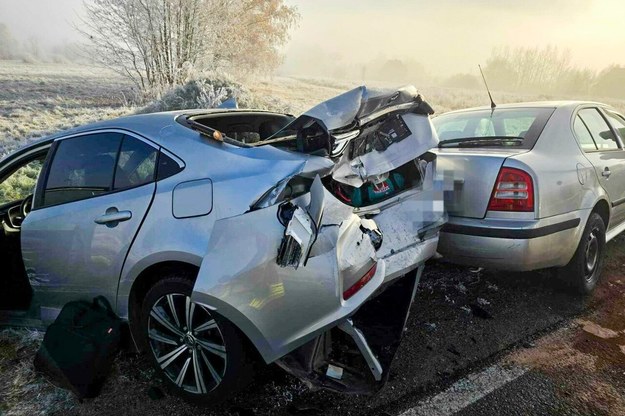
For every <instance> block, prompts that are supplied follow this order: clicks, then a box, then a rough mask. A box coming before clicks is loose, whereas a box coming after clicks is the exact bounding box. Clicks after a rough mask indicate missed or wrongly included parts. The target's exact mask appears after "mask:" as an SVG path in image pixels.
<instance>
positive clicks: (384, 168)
mask: <svg viewBox="0 0 625 416" xmlns="http://www.w3.org/2000/svg"><path fill="white" fill-rule="evenodd" d="M432 113H433V110H432V108H431V107H430V106H429V105H428V104H427V103H426V102H425V101H423V99H422V98H421V96H420V95H419V94H418V93H417V90H416V89H415V88H414V87H413V86H407V87H404V88H400V89H398V90H396V91H377V90H371V89H368V88H366V87H364V86H361V87H358V88H355V89H353V90H351V91H348V92H346V93H344V94H341V95H339V96H337V97H335V98H332V99H330V100H328V101H325V102H323V103H321V104H319V105H317V106H315V107H313V108H312V109H310V110H309V111H307V112H305V113H304V114H302V115H301V116H299V117H298V118H296V119H295V120H294V121H293V122H291V123H290V124H289V125H287V126H286V127H284V128H283V129H282V130H280V131H279V132H277V133H276V134H275V135H274V136H272V138H270V139H269V140H268V141H267V142H266V143H267V144H273V145H276V146H289V147H290V148H291V149H295V150H297V151H299V152H303V153H309V154H315V155H320V156H326V157H329V158H330V159H331V160H332V161H333V162H334V163H335V167H334V169H333V171H332V178H333V179H334V180H336V181H338V182H341V183H344V184H347V185H350V186H354V187H359V186H362V185H363V184H365V183H366V182H375V181H379V178H380V175H383V174H386V173H388V172H390V171H392V170H393V169H396V168H399V167H400V166H402V165H404V164H406V163H408V162H410V161H411V160H414V159H416V158H417V157H418V156H420V155H422V154H424V153H426V152H427V151H428V150H429V149H431V148H433V147H436V145H437V144H438V136H437V135H436V131H435V130H434V127H433V126H432V123H431V121H430V118H429V115H430V114H432Z"/></svg>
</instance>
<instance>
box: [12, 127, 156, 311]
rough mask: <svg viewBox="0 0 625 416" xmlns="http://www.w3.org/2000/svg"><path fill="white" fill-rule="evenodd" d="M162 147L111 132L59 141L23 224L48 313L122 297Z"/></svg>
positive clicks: (38, 296)
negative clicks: (78, 303) (123, 273)
mask: <svg viewBox="0 0 625 416" xmlns="http://www.w3.org/2000/svg"><path fill="white" fill-rule="evenodd" d="M157 155H158V149H157V147H155V146H154V145H152V144H151V143H150V142H148V141H146V140H143V139H141V138H139V137H136V136H133V135H129V134H125V133H121V132H116V131H103V132H97V133H89V134H83V135H79V136H72V137H67V138H62V139H60V140H57V141H56V142H55V144H54V145H53V148H52V149H51V154H50V156H49V157H48V160H47V161H46V166H45V167H44V173H43V175H41V177H40V179H39V181H38V184H37V190H36V192H35V196H34V203H33V210H32V212H31V213H30V214H29V215H28V216H27V217H26V219H25V220H24V222H23V224H22V254H23V258H24V265H25V267H26V271H27V274H28V277H29V281H30V284H31V286H32V287H33V290H34V294H35V298H34V301H36V302H37V304H38V305H40V306H42V307H44V308H43V309H41V312H42V316H41V317H42V319H47V318H48V317H47V316H46V312H47V311H48V310H49V309H48V308H51V311H52V312H51V313H54V312H55V311H56V309H58V308H60V307H62V306H63V305H64V304H65V303H67V302H68V301H71V300H76V299H91V298H92V297H94V296H96V295H104V296H106V297H107V298H108V299H109V300H110V301H111V303H112V304H115V296H116V291H117V285H118V281H119V276H120V273H121V269H122V266H123V263H124V260H125V257H126V254H127V252H128V250H129V248H130V244H131V243H132V241H133V239H134V236H135V235H136V233H137V231H138V229H139V227H140V224H141V222H142V220H143V218H144V217H145V215H146V213H147V211H148V209H149V206H150V204H151V201H152V198H153V195H154V191H155V186H156V185H155V164H156V159H157Z"/></svg>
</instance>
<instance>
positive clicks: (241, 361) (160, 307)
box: [141, 274, 255, 405]
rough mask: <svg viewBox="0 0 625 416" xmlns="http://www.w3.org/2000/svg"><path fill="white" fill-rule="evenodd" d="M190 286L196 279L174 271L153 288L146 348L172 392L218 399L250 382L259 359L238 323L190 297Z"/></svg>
mask: <svg viewBox="0 0 625 416" xmlns="http://www.w3.org/2000/svg"><path fill="white" fill-rule="evenodd" d="M192 289H193V281H192V279H190V278H188V277H186V276H182V277H181V276H180V275H176V274H173V275H169V276H166V277H164V278H162V279H161V280H159V281H158V282H157V283H156V284H154V286H152V288H150V290H149V291H148V292H147V294H146V296H145V299H144V301H143V305H142V311H141V312H142V313H141V316H142V325H141V326H142V331H143V340H144V342H145V344H146V345H145V347H146V348H145V350H146V351H147V354H149V355H150V361H151V362H152V364H153V366H154V368H155V370H156V372H157V374H159V375H160V377H161V378H162V379H163V380H164V381H165V384H166V385H167V388H168V389H169V390H170V391H171V392H172V393H173V394H175V395H177V396H181V397H182V398H184V399H185V400H187V401H190V402H194V403H199V404H203V405H211V404H218V403H219V402H221V401H223V400H224V399H226V398H228V397H230V396H232V395H233V394H234V393H236V392H237V391H239V390H240V389H242V388H244V387H245V386H246V385H247V384H249V383H250V382H251V381H252V377H253V369H254V364H255V360H254V359H253V358H252V357H253V355H252V354H251V351H250V348H249V347H248V343H247V340H246V339H245V338H244V336H243V334H242V333H241V332H240V331H239V330H238V329H237V328H236V327H235V326H234V325H232V324H231V323H230V322H229V321H227V320H226V319H225V318H223V317H222V316H220V315H219V314H217V313H216V312H215V311H213V310H209V309H208V308H206V307H205V306H202V305H200V304H196V303H194V302H191V299H190V296H191V292H192ZM172 311H174V312H172ZM189 316H190V317H191V318H190V319H191V325H190V326H189V325H188V320H189Z"/></svg>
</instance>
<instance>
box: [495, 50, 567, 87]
mask: <svg viewBox="0 0 625 416" xmlns="http://www.w3.org/2000/svg"><path fill="white" fill-rule="evenodd" d="M576 70H577V69H576V68H574V67H573V66H572V65H571V59H570V53H569V51H568V50H563V51H561V50H560V49H558V48H557V47H555V46H546V47H544V48H516V49H510V48H499V49H495V50H493V52H492V54H491V57H490V58H489V60H488V61H487V63H486V67H485V68H484V72H485V73H486V75H487V77H488V78H489V81H490V82H491V83H492V85H493V87H494V88H497V89H508V90H525V91H533V92H555V91H558V90H559V89H560V87H561V84H562V82H563V80H565V79H568V78H569V75H570V74H571V73H572V72H573V71H576Z"/></svg>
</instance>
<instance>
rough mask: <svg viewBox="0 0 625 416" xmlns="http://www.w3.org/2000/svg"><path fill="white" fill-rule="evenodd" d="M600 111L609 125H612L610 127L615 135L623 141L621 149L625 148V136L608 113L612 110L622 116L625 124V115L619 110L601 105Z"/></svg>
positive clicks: (616, 114)
mask: <svg viewBox="0 0 625 416" xmlns="http://www.w3.org/2000/svg"><path fill="white" fill-rule="evenodd" d="M599 112H600V113H601V115H602V116H603V118H604V120H605V121H606V122H607V123H608V126H610V129H611V130H612V134H614V137H616V138H617V139H618V141H619V142H620V143H621V150H625V137H623V136H621V134H620V132H619V130H618V129H617V128H616V127H614V125H613V124H612V122H611V121H610V118H609V117H608V114H607V113H608V112H610V113H613V114H614V115H615V116H617V117H620V118H621V121H622V122H623V124H625V117H623V115H622V114H620V113H619V112H617V111H616V110H614V109H612V108H608V107H599Z"/></svg>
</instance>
